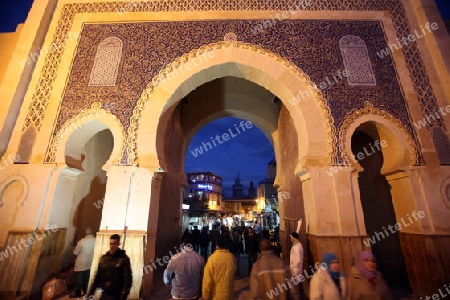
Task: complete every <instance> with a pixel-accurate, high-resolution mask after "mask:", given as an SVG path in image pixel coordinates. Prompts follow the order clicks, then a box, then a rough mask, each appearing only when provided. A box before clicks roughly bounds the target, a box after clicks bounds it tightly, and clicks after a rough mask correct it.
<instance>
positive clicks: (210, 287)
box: [202, 235, 236, 300]
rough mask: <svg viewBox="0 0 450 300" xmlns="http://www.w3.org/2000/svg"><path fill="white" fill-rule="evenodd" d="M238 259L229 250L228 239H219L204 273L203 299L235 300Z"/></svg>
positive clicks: (220, 237) (223, 237)
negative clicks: (235, 277)
mask: <svg viewBox="0 0 450 300" xmlns="http://www.w3.org/2000/svg"><path fill="white" fill-rule="evenodd" d="M235 274H236V259H235V258H234V255H233V254H232V253H231V252H230V251H228V249H227V239H226V237H225V236H223V235H221V236H219V237H218V238H217V242H216V251H214V253H213V254H211V256H210V257H209V258H208V262H207V263H206V266H205V270H204V273H203V283H202V299H205V300H228V299H229V300H233V299H234V276H235Z"/></svg>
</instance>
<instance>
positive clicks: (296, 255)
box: [289, 232, 303, 297]
mask: <svg viewBox="0 0 450 300" xmlns="http://www.w3.org/2000/svg"><path fill="white" fill-rule="evenodd" d="M291 242H292V248H291V255H290V265H289V269H290V272H291V276H294V277H295V279H297V280H298V281H300V275H302V270H303V269H302V268H303V246H302V244H301V243H300V235H299V234H298V232H292V233H291ZM298 288H299V292H300V294H301V295H302V297H303V285H302V283H301V282H300V284H299V285H298Z"/></svg>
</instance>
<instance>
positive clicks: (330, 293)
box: [309, 253, 347, 300]
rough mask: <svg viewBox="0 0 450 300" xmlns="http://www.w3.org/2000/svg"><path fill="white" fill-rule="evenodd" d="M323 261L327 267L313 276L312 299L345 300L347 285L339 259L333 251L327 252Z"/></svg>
mask: <svg viewBox="0 0 450 300" xmlns="http://www.w3.org/2000/svg"><path fill="white" fill-rule="evenodd" d="M322 262H323V264H322V266H323V267H325V265H326V269H323V268H320V269H319V271H318V272H316V273H315V274H314V276H313V277H312V279H311V287H310V291H309V298H310V300H344V299H345V296H346V289H347V287H346V281H345V277H344V276H343V274H342V272H341V271H340V270H341V266H340V264H339V259H338V258H337V256H336V255H335V254H333V253H325V254H324V256H323V259H322Z"/></svg>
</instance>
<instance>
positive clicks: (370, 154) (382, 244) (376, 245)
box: [351, 124, 409, 295]
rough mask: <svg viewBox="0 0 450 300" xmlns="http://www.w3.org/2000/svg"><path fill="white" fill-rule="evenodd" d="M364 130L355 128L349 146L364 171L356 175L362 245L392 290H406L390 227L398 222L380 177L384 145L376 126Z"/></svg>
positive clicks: (399, 254)
mask: <svg viewBox="0 0 450 300" xmlns="http://www.w3.org/2000/svg"><path fill="white" fill-rule="evenodd" d="M363 126H364V129H362V128H358V129H357V130H356V131H355V132H354V133H353V135H352V141H351V145H352V152H353V154H354V155H355V158H356V160H357V161H358V163H359V164H360V165H361V166H362V168H363V170H362V171H361V172H359V173H358V175H359V176H358V183H359V190H360V197H361V204H362V209H363V213H364V223H365V226H366V232H367V234H368V235H369V238H368V239H367V240H365V241H364V244H365V246H366V247H371V248H372V252H373V253H374V254H375V256H376V258H377V269H378V270H379V271H380V272H381V273H382V274H383V276H384V278H385V280H386V281H387V283H388V285H389V286H390V287H392V288H405V289H409V281H408V274H407V271H406V266H405V260H404V257H403V253H402V249H401V244H400V236H399V232H398V230H396V229H395V228H394V227H393V226H395V224H396V223H397V218H396V214H395V209H394V205H393V203H392V195H391V186H390V184H389V182H388V181H387V179H386V176H384V175H382V174H381V169H382V167H383V163H384V157H383V151H382V148H383V147H386V146H387V142H386V140H382V139H380V136H379V134H378V131H377V130H376V127H375V125H373V124H363ZM364 130H365V131H364ZM367 132H370V133H371V134H369V133H367ZM408 292H409V291H408ZM408 294H409V293H407V294H406V295H408Z"/></svg>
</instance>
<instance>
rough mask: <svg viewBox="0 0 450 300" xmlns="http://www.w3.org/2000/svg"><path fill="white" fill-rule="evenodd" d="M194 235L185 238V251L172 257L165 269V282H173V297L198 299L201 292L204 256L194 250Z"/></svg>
mask: <svg viewBox="0 0 450 300" xmlns="http://www.w3.org/2000/svg"><path fill="white" fill-rule="evenodd" d="M192 243H193V237H192V235H191V234H187V235H186V236H185V238H184V248H183V251H182V252H180V253H178V254H175V255H174V256H172V257H171V259H170V261H169V264H168V265H167V269H166V270H165V271H164V283H166V284H172V291H171V293H172V299H198V298H199V297H200V293H201V283H202V276H203V267H204V266H205V263H204V260H203V257H201V255H199V254H198V253H197V252H196V251H195V250H193V248H192V247H193V245H192Z"/></svg>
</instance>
